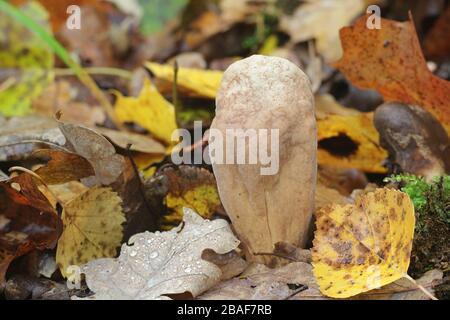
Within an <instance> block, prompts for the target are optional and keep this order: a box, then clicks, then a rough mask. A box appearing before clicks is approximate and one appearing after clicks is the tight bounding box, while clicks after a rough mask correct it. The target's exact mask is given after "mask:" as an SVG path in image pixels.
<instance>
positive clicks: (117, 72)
mask: <svg viewBox="0 0 450 320" xmlns="http://www.w3.org/2000/svg"><path fill="white" fill-rule="evenodd" d="M84 70H85V71H86V72H87V73H88V74H97V75H106V76H116V77H121V78H124V79H128V80H129V79H131V72H130V71H128V70H124V69H119V68H110V67H90V68H84ZM53 71H54V72H55V75H56V76H72V75H76V73H75V71H74V70H72V69H68V68H55V69H53Z"/></svg>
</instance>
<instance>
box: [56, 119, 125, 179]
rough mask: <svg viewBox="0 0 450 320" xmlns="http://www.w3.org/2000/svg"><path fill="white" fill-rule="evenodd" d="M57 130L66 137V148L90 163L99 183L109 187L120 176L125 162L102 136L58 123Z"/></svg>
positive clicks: (86, 129) (72, 125)
mask: <svg viewBox="0 0 450 320" xmlns="http://www.w3.org/2000/svg"><path fill="white" fill-rule="evenodd" d="M59 129H60V130H61V132H62V133H63V134H64V136H65V137H66V140H67V142H66V147H67V148H68V149H70V150H72V151H74V152H75V153H77V154H78V155H80V156H82V157H83V158H85V159H86V160H88V161H89V162H90V164H91V165H92V167H93V168H94V171H95V176H96V178H97V180H98V182H99V183H101V184H104V185H109V184H111V183H113V182H114V181H116V180H117V178H118V177H119V176H120V175H121V174H122V171H123V169H124V166H125V160H124V158H123V157H122V156H121V155H119V154H117V153H116V150H115V149H114V146H113V145H112V144H111V143H110V142H109V141H108V139H106V138H105V137H104V136H102V135H101V134H99V133H97V132H95V131H94V130H92V129H89V128H86V127H83V126H79V125H75V124H70V123H63V122H60V124H59Z"/></svg>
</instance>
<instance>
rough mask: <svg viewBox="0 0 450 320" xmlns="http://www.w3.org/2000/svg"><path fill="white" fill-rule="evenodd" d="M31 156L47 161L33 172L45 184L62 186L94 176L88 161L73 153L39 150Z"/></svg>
mask: <svg viewBox="0 0 450 320" xmlns="http://www.w3.org/2000/svg"><path fill="white" fill-rule="evenodd" d="M32 156H33V157H36V158H40V159H46V160H48V162H47V164H46V165H44V166H42V167H40V168H38V169H36V170H34V172H35V173H36V174H37V175H39V176H40V177H41V178H42V179H43V180H44V182H45V183H46V184H62V183H65V182H70V181H73V180H80V179H82V178H87V177H90V176H93V175H95V172H94V169H93V168H92V165H91V164H90V163H89V161H87V160H86V159H85V158H83V157H81V156H79V155H77V154H75V153H71V152H65V151H59V150H51V149H41V150H36V151H35V152H33V154H32Z"/></svg>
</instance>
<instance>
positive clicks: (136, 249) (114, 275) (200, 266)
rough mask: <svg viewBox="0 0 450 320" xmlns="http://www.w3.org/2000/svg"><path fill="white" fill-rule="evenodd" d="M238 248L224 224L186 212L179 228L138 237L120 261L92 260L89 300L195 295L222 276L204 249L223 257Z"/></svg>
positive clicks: (88, 273) (88, 267)
mask: <svg viewBox="0 0 450 320" xmlns="http://www.w3.org/2000/svg"><path fill="white" fill-rule="evenodd" d="M238 245H239V241H238V240H237V239H236V238H235V236H234V235H233V233H232V231H231V229H230V227H229V225H228V223H227V222H226V221H225V220H214V221H209V220H203V219H202V218H201V217H200V216H199V215H198V214H196V213H195V212H194V211H192V210H191V209H185V212H184V223H182V224H180V226H179V227H177V228H174V229H172V230H170V231H167V232H162V233H160V232H155V233H149V232H145V233H140V234H136V235H134V236H133V237H131V239H130V240H129V245H127V244H124V245H123V246H122V250H121V254H120V256H119V257H118V258H117V259H99V260H93V261H90V262H89V263H88V264H86V265H84V266H83V267H82V270H83V272H84V273H85V275H86V283H87V285H88V286H89V288H90V289H91V290H92V291H94V292H95V295H94V296H92V297H90V298H91V299H96V300H101V299H168V297H167V296H168V295H170V294H181V293H185V292H189V293H191V294H192V295H193V296H194V297H196V296H198V295H199V294H201V293H202V292H205V291H206V290H208V289H209V288H211V287H212V286H214V285H216V284H217V283H218V282H219V281H220V280H221V277H222V272H221V269H220V268H219V267H217V266H216V265H214V264H213V263H211V262H208V261H205V260H203V259H202V258H201V257H202V254H203V252H204V251H205V249H212V250H213V251H214V252H216V253H218V254H225V253H228V252H230V251H233V250H235V249H236V248H237V247H238Z"/></svg>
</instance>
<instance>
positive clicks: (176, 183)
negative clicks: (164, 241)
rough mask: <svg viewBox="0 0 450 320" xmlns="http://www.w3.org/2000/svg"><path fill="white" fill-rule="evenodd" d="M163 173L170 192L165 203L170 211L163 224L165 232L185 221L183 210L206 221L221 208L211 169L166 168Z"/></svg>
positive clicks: (190, 167)
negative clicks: (194, 212) (191, 211)
mask: <svg viewBox="0 0 450 320" xmlns="http://www.w3.org/2000/svg"><path fill="white" fill-rule="evenodd" d="M162 174H163V175H165V176H166V178H167V181H168V189H169V191H168V193H167V195H166V197H165V199H164V201H165V204H166V206H167V208H169V210H170V212H169V214H168V215H165V216H164V217H163V221H162V224H163V225H164V227H165V228H166V229H169V228H170V227H171V226H174V225H177V224H178V223H180V221H182V219H183V208H184V207H186V208H191V209H192V210H195V211H196V212H197V213H198V214H200V215H201V216H202V217H204V218H207V219H208V218H211V216H212V215H213V213H214V212H215V211H216V210H217V209H218V208H219V206H220V198H219V193H218V191H217V185H216V181H215V179H214V176H213V175H212V173H211V172H209V171H208V170H206V169H202V168H198V167H194V166H186V165H183V166H180V167H178V168H172V167H169V168H166V169H164V170H163V171H162Z"/></svg>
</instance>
